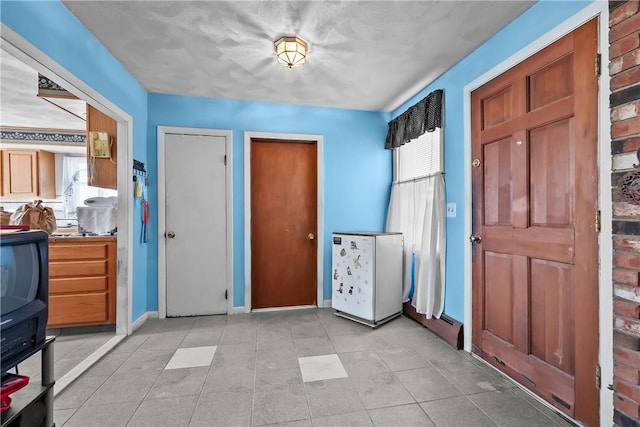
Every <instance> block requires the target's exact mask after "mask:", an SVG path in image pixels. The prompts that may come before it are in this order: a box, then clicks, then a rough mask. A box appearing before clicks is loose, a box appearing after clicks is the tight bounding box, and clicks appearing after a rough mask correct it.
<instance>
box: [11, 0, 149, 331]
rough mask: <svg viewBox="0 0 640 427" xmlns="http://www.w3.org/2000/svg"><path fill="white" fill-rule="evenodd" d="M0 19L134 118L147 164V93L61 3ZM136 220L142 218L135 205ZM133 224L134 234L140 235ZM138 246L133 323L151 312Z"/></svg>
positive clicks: (33, 4)
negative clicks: (146, 312)
mask: <svg viewBox="0 0 640 427" xmlns="http://www.w3.org/2000/svg"><path fill="white" fill-rule="evenodd" d="M0 19H1V20H2V22H3V23H4V24H5V25H7V26H8V27H9V28H11V29H12V30H13V31H15V32H16V33H18V34H20V35H21V36H22V37H23V38H25V39H26V40H27V41H29V42H30V43H31V44H33V45H35V46H36V47H37V48H38V49H40V50H41V51H42V52H44V53H45V54H46V55H47V56H49V57H50V58H52V59H53V60H55V61H56V62H57V63H58V64H60V65H62V66H63V67H64V68H66V69H67V70H68V71H70V72H71V73H72V74H73V75H74V76H76V77H77V78H79V79H81V80H82V81H84V82H85V83H86V84H87V85H89V86H91V87H92V88H93V89H95V90H96V91H97V92H99V93H100V94H101V95H103V96H104V97H105V98H107V99H108V100H109V101H111V102H112V103H114V104H115V105H117V106H118V107H119V108H120V109H122V110H124V111H126V112H127V113H128V114H129V115H130V116H131V117H132V118H133V157H134V158H136V159H138V160H141V161H143V162H146V161H147V127H146V124H147V92H146V90H145V89H144V88H143V87H142V86H141V85H140V84H139V83H138V82H137V81H136V80H135V79H134V78H133V77H132V76H131V75H130V74H129V73H128V72H127V70H125V69H124V67H122V65H121V64H120V63H119V62H118V61H117V60H116V59H115V58H113V56H111V54H110V53H109V52H108V51H107V50H106V49H105V48H104V47H103V46H102V45H101V44H100V42H99V41H98V40H97V39H96V38H95V37H93V35H92V34H91V33H90V32H89V31H87V29H86V28H85V27H84V26H83V25H82V24H81V23H80V21H78V20H77V19H76V17H75V16H74V15H73V14H71V12H69V10H68V9H67V8H66V7H65V6H64V5H63V4H62V3H60V2H58V1H42V2H41V1H24V2H21V1H0ZM134 215H135V217H134V218H139V217H140V208H139V206H136V210H135V212H134ZM139 223H140V221H134V236H139V235H140V224H139ZM138 242H139V240H138V239H135V238H134V245H133V260H134V261H133V265H132V266H129V267H130V268H133V301H132V306H133V319H134V320H135V319H137V318H138V317H139V316H140V315H142V314H143V313H144V312H145V311H147V310H148V307H147V306H148V304H147V288H148V286H147V283H148V279H149V278H148V274H147V271H148V270H147V263H146V261H145V260H146V259H147V257H148V254H149V253H148V252H147V250H148V247H147V245H142V244H140V243H138Z"/></svg>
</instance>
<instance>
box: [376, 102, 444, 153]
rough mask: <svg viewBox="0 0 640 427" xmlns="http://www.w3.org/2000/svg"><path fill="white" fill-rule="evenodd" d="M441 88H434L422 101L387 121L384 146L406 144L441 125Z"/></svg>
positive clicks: (388, 147)
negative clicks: (387, 129) (387, 128)
mask: <svg viewBox="0 0 640 427" xmlns="http://www.w3.org/2000/svg"><path fill="white" fill-rule="evenodd" d="M443 95H444V91H443V90H442V89H438V90H434V91H433V92H431V93H430V94H429V95H427V96H426V97H425V98H424V99H423V100H422V101H420V102H418V103H417V104H415V105H413V106H412V107H410V108H409V109H408V110H407V111H405V112H404V113H402V114H400V115H399V116H398V117H396V118H395V119H393V120H391V121H390V122H389V131H388V132H387V140H386V142H385V144H384V148H386V149H388V150H389V149H393V148H397V147H400V146H401V145H404V144H406V143H407V142H409V141H410V140H412V139H415V138H417V137H419V136H420V135H422V134H423V133H425V132H433V131H434V130H435V129H436V128H441V127H442V97H443Z"/></svg>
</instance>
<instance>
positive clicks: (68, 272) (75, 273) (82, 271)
mask: <svg viewBox="0 0 640 427" xmlns="http://www.w3.org/2000/svg"><path fill="white" fill-rule="evenodd" d="M107 272H108V261H107V260H99V261H69V262H49V278H57V277H84V276H106V275H107Z"/></svg>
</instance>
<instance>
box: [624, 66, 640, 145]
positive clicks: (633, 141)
mask: <svg viewBox="0 0 640 427" xmlns="http://www.w3.org/2000/svg"><path fill="white" fill-rule="evenodd" d="M639 70H640V68H639ZM622 149H623V150H624V152H625V153H631V152H632V151H638V150H639V149H640V138H638V137H635V138H628V139H626V140H625V141H624V143H623V144H622Z"/></svg>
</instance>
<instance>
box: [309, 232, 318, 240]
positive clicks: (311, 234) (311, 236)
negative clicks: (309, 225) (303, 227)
mask: <svg viewBox="0 0 640 427" xmlns="http://www.w3.org/2000/svg"><path fill="white" fill-rule="evenodd" d="M315 238H316V236H314V234H313V233H309V235H308V236H307V239H309V240H314V239H315Z"/></svg>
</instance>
